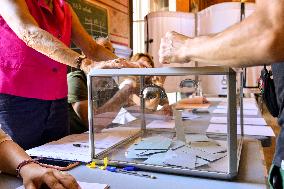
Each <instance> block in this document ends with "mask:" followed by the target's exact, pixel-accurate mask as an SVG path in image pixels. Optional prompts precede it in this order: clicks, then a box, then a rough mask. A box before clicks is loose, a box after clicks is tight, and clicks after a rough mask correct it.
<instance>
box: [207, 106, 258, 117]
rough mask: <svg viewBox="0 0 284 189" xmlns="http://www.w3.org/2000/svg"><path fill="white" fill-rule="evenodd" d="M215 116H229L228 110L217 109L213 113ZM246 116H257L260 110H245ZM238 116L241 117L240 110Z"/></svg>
mask: <svg viewBox="0 0 284 189" xmlns="http://www.w3.org/2000/svg"><path fill="white" fill-rule="evenodd" d="M212 113H213V114H227V113H228V110H227V108H225V109H224V108H220V109H218V108H217V109H215V110H213V111H212ZM243 113H244V115H248V116H256V115H257V114H258V110H243ZM238 115H240V110H238Z"/></svg>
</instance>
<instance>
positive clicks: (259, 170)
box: [0, 139, 266, 189]
mask: <svg viewBox="0 0 284 189" xmlns="http://www.w3.org/2000/svg"><path fill="white" fill-rule="evenodd" d="M69 172H70V173H71V174H72V175H73V176H74V177H75V178H76V179H77V180H79V181H83V182H97V183H104V184H108V185H109V186H110V189H134V188H135V189H172V188H178V189H188V188H189V187H190V188H198V189H203V188H204V189H215V188H216V189H217V188H218V189H219V188H222V187H223V188H228V187H231V188H234V189H262V188H263V189H265V188H266V179H265V176H266V169H265V167H264V164H263V154H262V147H261V146H260V144H259V142H258V141H257V140H254V139H246V140H245V142H244V145H243V150H242V157H241V161H240V167H239V174H238V176H237V178H235V179H233V180H232V181H225V180H214V179H206V178H199V177H189V176H179V175H172V174H162V173H150V174H151V175H155V176H156V177H157V179H149V178H144V177H138V176H132V175H125V174H121V173H112V172H108V171H102V170H99V169H89V168H87V167H86V166H83V165H82V166H78V167H76V168H74V169H72V170H70V171H69ZM20 185H22V181H21V180H20V179H18V178H16V177H12V176H9V175H5V174H0V188H3V189H4V188H5V189H15V188H17V187H18V186H20Z"/></svg>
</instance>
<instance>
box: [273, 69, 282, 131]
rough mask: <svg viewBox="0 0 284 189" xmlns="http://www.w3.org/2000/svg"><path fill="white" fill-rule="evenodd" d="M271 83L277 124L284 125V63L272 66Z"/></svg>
mask: <svg viewBox="0 0 284 189" xmlns="http://www.w3.org/2000/svg"><path fill="white" fill-rule="evenodd" d="M271 67H272V74H273V81H274V85H275V92H276V97H277V103H278V106H279V116H278V123H279V125H280V126H283V124H284V111H283V108H284V63H276V64H272V66H271Z"/></svg>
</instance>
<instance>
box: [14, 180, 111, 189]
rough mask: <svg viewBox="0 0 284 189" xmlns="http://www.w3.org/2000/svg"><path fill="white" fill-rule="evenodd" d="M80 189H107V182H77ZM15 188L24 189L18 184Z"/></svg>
mask: <svg viewBox="0 0 284 189" xmlns="http://www.w3.org/2000/svg"><path fill="white" fill-rule="evenodd" d="M78 184H79V185H80V187H81V188H82V189H108V188H109V186H108V185H107V184H99V183H87V182H78ZM16 189H25V187H24V186H20V187H18V188H16Z"/></svg>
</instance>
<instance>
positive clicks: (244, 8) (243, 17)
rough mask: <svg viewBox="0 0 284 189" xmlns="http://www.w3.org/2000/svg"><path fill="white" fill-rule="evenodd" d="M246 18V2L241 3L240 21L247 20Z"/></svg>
mask: <svg viewBox="0 0 284 189" xmlns="http://www.w3.org/2000/svg"><path fill="white" fill-rule="evenodd" d="M245 17H246V6H245V3H244V2H241V16H240V21H242V20H243V19H245Z"/></svg>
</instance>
